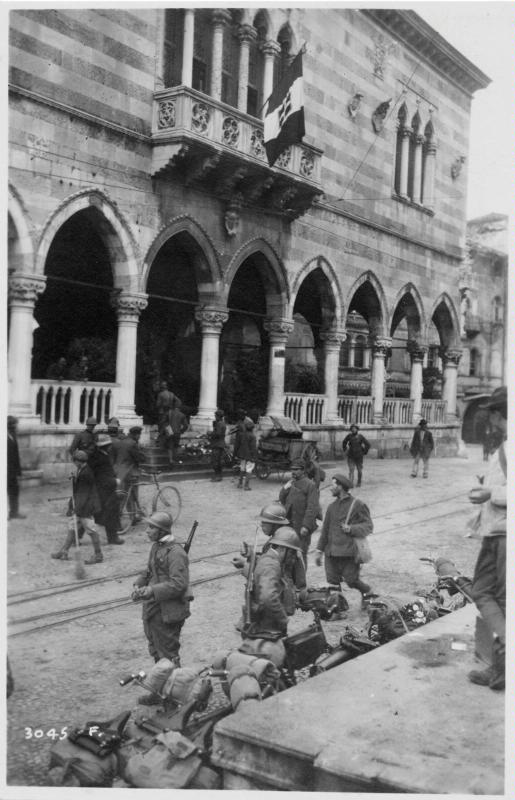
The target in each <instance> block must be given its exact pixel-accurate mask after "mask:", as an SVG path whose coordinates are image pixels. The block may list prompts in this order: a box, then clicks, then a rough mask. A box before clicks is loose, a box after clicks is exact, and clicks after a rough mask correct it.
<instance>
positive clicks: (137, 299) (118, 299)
mask: <svg viewBox="0 0 515 800" xmlns="http://www.w3.org/2000/svg"><path fill="white" fill-rule="evenodd" d="M110 302H111V306H112V307H113V308H114V309H115V310H116V314H117V316H118V321H119V322H137V321H138V319H139V315H140V314H141V312H142V311H143V310H144V309H145V308H146V307H147V305H148V295H146V294H143V293H140V292H120V291H119V290H116V289H115V291H113V292H111V296H110Z"/></svg>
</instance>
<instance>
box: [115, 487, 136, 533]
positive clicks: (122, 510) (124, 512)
mask: <svg viewBox="0 0 515 800" xmlns="http://www.w3.org/2000/svg"><path fill="white" fill-rule="evenodd" d="M116 500H117V502H118V514H119V517H120V529H119V531H118V533H127V531H128V530H129V528H130V527H131V525H132V514H131V512H130V511H129V509H128V502H129V493H128V492H126V491H125V490H124V489H117V490H116Z"/></svg>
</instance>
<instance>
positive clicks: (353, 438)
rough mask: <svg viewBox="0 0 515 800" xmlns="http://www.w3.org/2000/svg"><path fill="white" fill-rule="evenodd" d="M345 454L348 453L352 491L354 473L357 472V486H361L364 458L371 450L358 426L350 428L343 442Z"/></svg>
mask: <svg viewBox="0 0 515 800" xmlns="http://www.w3.org/2000/svg"><path fill="white" fill-rule="evenodd" d="M342 448H343V452H344V453H347V464H348V466H349V480H350V484H351V489H352V487H353V486H354V471H355V470H357V473H358V482H357V483H356V486H361V476H362V474H363V456H366V454H367V453H368V451H369V450H370V444H369V442H368V440H367V439H365V437H364V436H363V434H361V433H359V426H358V425H351V426H350V433H348V434H347V436H346V437H345V439H344V440H343V442H342Z"/></svg>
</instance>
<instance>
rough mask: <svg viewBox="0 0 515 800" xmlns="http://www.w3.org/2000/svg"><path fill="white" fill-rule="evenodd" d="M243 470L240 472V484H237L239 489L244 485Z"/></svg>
mask: <svg viewBox="0 0 515 800" xmlns="http://www.w3.org/2000/svg"><path fill="white" fill-rule="evenodd" d="M243 477H244V475H243V472H240V477H239V478H238V484H237V486H236V488H237V489H241V488H242V486H243Z"/></svg>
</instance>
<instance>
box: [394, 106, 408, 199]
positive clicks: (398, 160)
mask: <svg viewBox="0 0 515 800" xmlns="http://www.w3.org/2000/svg"><path fill="white" fill-rule="evenodd" d="M407 116H408V109H407V108H406V103H403V104H402V106H401V107H400V109H399V113H398V114H397V142H396V146H395V179H394V188H395V191H396V192H397V194H401V195H402V194H405V192H406V187H403V186H402V176H403V149H404V148H403V144H402V143H403V141H404V138H405V136H406V135H407V134H406V118H407Z"/></svg>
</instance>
